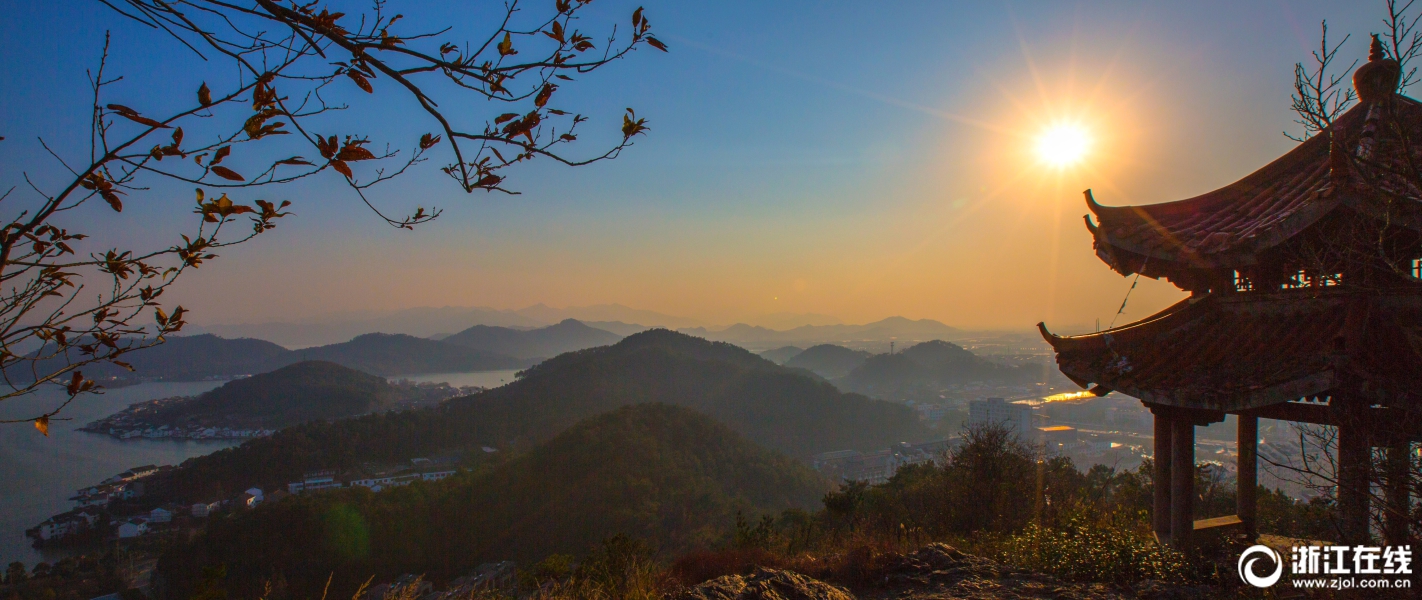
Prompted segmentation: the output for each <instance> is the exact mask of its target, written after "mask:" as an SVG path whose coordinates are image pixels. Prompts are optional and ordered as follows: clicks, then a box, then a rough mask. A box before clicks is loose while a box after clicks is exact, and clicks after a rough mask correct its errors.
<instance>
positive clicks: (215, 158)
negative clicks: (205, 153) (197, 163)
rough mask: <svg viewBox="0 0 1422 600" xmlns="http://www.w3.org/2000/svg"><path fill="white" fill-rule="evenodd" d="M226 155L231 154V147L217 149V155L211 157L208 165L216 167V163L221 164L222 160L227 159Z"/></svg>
mask: <svg viewBox="0 0 1422 600" xmlns="http://www.w3.org/2000/svg"><path fill="white" fill-rule="evenodd" d="M228 154H232V146H223V147H221V148H218V149H217V153H216V154H213V155H212V162H211V163H208V164H210V165H212V166H214V167H215V166H217V163H220V162H222V159H224V158H227V155H228Z"/></svg>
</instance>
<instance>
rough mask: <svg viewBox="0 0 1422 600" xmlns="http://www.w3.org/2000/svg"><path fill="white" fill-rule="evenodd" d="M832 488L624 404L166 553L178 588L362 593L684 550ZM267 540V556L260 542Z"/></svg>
mask: <svg viewBox="0 0 1422 600" xmlns="http://www.w3.org/2000/svg"><path fill="white" fill-rule="evenodd" d="M826 491H828V484H827V483H826V482H825V481H823V480H822V479H820V478H819V477H818V475H816V474H815V473H813V472H812V471H810V470H809V469H808V468H806V467H805V466H804V465H801V464H798V463H797V462H795V461H793V460H790V459H788V458H786V457H784V456H781V455H778V454H775V453H772V452H768V451H766V450H764V449H761V448H759V447H757V446H755V445H754V444H752V443H750V442H749V441H747V440H746V439H745V438H743V437H741V436H740V435H738V434H736V433H735V432H733V431H731V430H730V429H729V428H727V427H726V426H724V425H722V424H720V423H717V422H716V421H714V420H712V419H710V418H708V417H705V416H703V415H699V414H697V413H695V412H692V411H690V410H687V409H683V408H677V407H672V406H667V405H659V404H653V405H640V406H635V407H624V408H621V409H618V410H615V411H613V412H610V413H607V414H603V415H599V416H595V417H592V418H589V419H586V420H584V421H581V422H579V423H577V424H575V425H574V426H573V427H571V428H569V429H567V430H565V431H564V432H562V433H561V434H559V435H557V436H555V437H554V438H552V439H551V440H549V441H547V442H546V443H544V444H541V445H539V446H538V447H535V448H533V449H531V450H530V451H529V452H527V453H526V454H524V455H522V456H519V457H518V458H515V459H513V460H510V461H508V462H505V463H503V464H500V465H498V466H495V467H493V468H492V469H490V470H488V471H486V472H483V473H476V474H465V475H460V476H457V477H454V478H452V479H449V480H445V481H441V482H437V483H430V484H418V485H415V486H411V487H406V488H396V489H393V490H389V491H385V492H381V493H378V494H376V493H370V492H368V491H366V490H364V489H354V490H348V491H342V492H337V493H324V494H314V495H302V496H298V497H294V498H290V499H287V500H283V501H282V502H278V503H274V504H272V505H269V506H263V507H261V508H260V509H258V510H255V511H252V512H249V513H245V514H241V515H238V516H237V517H236V518H234V519H222V520H218V521H214V522H213V523H212V524H210V525H209V528H208V531H207V533H206V534H205V535H203V536H201V537H199V538H197V539H196V540H195V541H193V542H192V543H190V544H188V545H185V546H180V547H178V548H176V549H174V550H173V551H170V552H169V553H168V554H167V555H166V556H164V557H163V559H162V561H161V562H160V564H159V567H158V570H159V575H160V576H161V577H163V578H164V580H165V581H166V582H167V583H168V584H169V586H168V591H169V592H170V593H169V594H167V597H169V598H187V597H189V595H190V592H191V591H192V585H193V583H194V582H193V579H194V578H195V577H196V576H197V574H199V573H201V572H202V569H201V568H200V567H202V566H216V565H226V567H227V579H226V581H225V584H226V587H227V589H228V590H229V592H230V593H232V594H233V595H234V596H235V597H239V598H245V597H257V596H258V595H259V594H260V592H261V591H262V588H261V586H262V585H263V583H264V582H266V581H269V580H270V579H271V578H273V577H278V578H280V579H281V580H283V581H284V582H285V583H286V585H287V586H289V588H288V589H287V590H286V592H287V594H286V597H292V598H316V597H318V596H320V595H321V592H322V588H323V587H324V585H325V584H326V580H327V577H328V576H330V577H331V589H330V592H329V594H327V595H328V596H330V597H337V598H345V597H350V596H351V595H352V593H353V592H354V591H355V588H356V587H357V586H358V585H360V583H361V582H362V581H365V580H366V579H367V578H369V577H372V576H374V577H375V579H376V581H383V580H389V579H392V578H393V577H395V576H397V575H400V574H402V573H422V574H425V576H426V577H427V578H430V579H432V580H434V581H437V582H443V581H446V580H447V579H448V578H450V577H452V576H455V575H457V574H462V573H464V572H467V571H468V570H469V569H471V568H472V567H474V566H475V565H478V564H480V563H482V562H490V561H496V560H509V559H512V560H515V561H517V562H518V563H519V564H520V565H531V564H533V563H535V562H537V561H538V560H539V559H541V558H543V557H544V556H547V555H549V554H551V553H566V554H574V555H581V554H584V553H586V552H588V551H589V550H590V549H591V548H593V547H594V546H595V545H596V544H597V543H598V542H600V541H601V540H603V539H605V538H607V537H609V536H611V535H614V534H619V533H620V534H625V535H628V536H633V537H636V538H640V539H643V540H646V541H648V542H650V543H651V544H652V546H653V547H654V548H656V549H658V550H660V551H661V552H663V553H665V554H668V555H674V554H675V553H679V552H682V551H686V550H689V549H693V548H704V547H710V546H713V545H716V544H720V543H724V541H725V539H724V536H725V535H726V534H727V532H728V531H729V530H731V529H732V528H733V526H734V524H735V518H736V513H737V511H743V512H744V513H745V514H747V515H755V514H764V513H767V512H779V511H780V510H783V509H785V508H791V507H798V508H812V507H813V506H814V505H815V504H816V503H817V501H818V500H819V498H820V497H821V496H822V495H823V494H824V493H825V492H826ZM254 548H258V549H261V551H259V552H254V551H252V549H254Z"/></svg>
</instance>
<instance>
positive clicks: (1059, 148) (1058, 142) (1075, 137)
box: [1037, 123, 1091, 168]
mask: <svg viewBox="0 0 1422 600" xmlns="http://www.w3.org/2000/svg"><path fill="white" fill-rule="evenodd" d="M1089 150H1091V135H1090V134H1088V133H1087V131H1086V129H1085V128H1083V127H1081V126H1080V125H1073V124H1065V123H1063V124H1058V125H1053V126H1051V127H1048V128H1047V130H1046V131H1043V132H1042V133H1041V135H1039V136H1037V157H1038V158H1040V159H1042V162H1045V163H1047V164H1049V165H1052V166H1054V167H1058V168H1061V167H1069V166H1072V165H1074V164H1077V163H1079V162H1081V161H1082V159H1084V158H1086V153H1087V151H1089Z"/></svg>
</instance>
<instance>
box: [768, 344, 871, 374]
mask: <svg viewBox="0 0 1422 600" xmlns="http://www.w3.org/2000/svg"><path fill="white" fill-rule="evenodd" d="M870 356H871V355H870V354H869V353H868V352H865V351H863V350H850V349H849V348H845V347H844V346H836V345H834V344H820V345H818V346H812V347H810V348H809V349H808V350H805V351H804V352H801V353H799V354H797V355H795V356H794V357H792V358H790V360H788V361H786V362H785V366H787V367H798V368H801V369H806V370H809V371H813V372H815V373H817V374H819V376H820V377H824V378H826V379H834V378H836V377H844V376H845V375H848V374H849V373H850V371H853V370H854V369H855V368H856V367H858V366H859V365H862V364H864V361H865V360H867V359H868V358H869V357H870Z"/></svg>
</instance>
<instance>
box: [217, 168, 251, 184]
mask: <svg viewBox="0 0 1422 600" xmlns="http://www.w3.org/2000/svg"><path fill="white" fill-rule="evenodd" d="M212 173H213V174H214V175H217V176H218V177H221V178H223V179H226V180H228V181H246V178H244V177H242V176H241V175H238V174H237V172H236V171H233V170H232V169H229V168H227V167H213V168H212Z"/></svg>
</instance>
